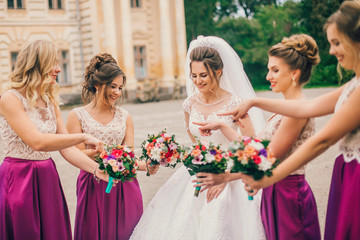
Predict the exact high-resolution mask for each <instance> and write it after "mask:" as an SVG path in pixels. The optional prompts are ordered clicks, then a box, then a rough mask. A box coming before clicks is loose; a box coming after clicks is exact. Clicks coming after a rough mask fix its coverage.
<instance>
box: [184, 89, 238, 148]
mask: <svg viewBox="0 0 360 240" xmlns="http://www.w3.org/2000/svg"><path fill="white" fill-rule="evenodd" d="M240 102H242V99H241V98H239V97H237V96H235V95H229V96H227V97H225V99H224V100H223V101H220V102H218V103H217V104H210V105H207V104H204V103H202V102H201V101H200V100H199V99H198V97H197V96H196V95H194V96H192V97H188V98H186V99H185V101H184V103H183V109H184V112H187V113H189V119H188V120H187V119H185V129H186V130H190V132H191V134H192V135H193V136H194V137H196V138H197V139H201V140H205V141H208V142H212V143H214V144H215V145H218V144H222V145H223V146H224V145H227V144H228V143H229V142H230V141H229V140H228V139H227V138H226V137H225V136H224V135H223V134H222V133H221V131H220V130H216V131H212V134H211V135H210V136H201V135H200V132H199V126H198V125H195V124H193V123H192V122H212V121H217V122H225V123H226V124H228V125H229V126H231V127H232V128H233V129H234V130H238V129H239V127H238V125H237V124H236V123H233V121H232V117H231V116H218V115H217V114H218V113H223V112H227V111H230V110H232V109H233V108H235V107H236V106H237V105H239V103H240Z"/></svg>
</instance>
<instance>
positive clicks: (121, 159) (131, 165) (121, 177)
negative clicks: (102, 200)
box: [95, 145, 138, 193]
mask: <svg viewBox="0 0 360 240" xmlns="http://www.w3.org/2000/svg"><path fill="white" fill-rule="evenodd" d="M95 159H96V161H97V162H98V163H99V168H100V170H104V171H105V172H106V173H107V174H109V183H108V185H107V187H106V193H110V191H111V188H112V186H113V182H114V180H118V181H121V182H126V181H132V179H133V178H136V170H137V168H138V167H137V164H136V161H135V154H134V152H133V151H132V150H131V149H130V148H129V147H127V146H123V145H116V146H115V145H114V146H106V147H105V149H104V151H103V152H101V153H100V154H98V155H97V156H95Z"/></svg>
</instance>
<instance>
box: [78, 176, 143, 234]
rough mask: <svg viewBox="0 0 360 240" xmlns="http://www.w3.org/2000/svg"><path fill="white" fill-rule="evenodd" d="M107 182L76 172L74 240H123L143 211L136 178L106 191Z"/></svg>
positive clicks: (131, 230)
mask: <svg viewBox="0 0 360 240" xmlns="http://www.w3.org/2000/svg"><path fill="white" fill-rule="evenodd" d="M106 186H107V182H104V181H100V183H98V182H97V181H96V180H95V179H94V177H93V175H92V174H89V173H88V172H85V171H80V174H79V177H78V181H77V209H76V218H75V233H74V239H76V240H86V239H92V240H95V239H96V240H125V239H126V240H127V239H129V238H130V236H131V234H132V232H133V230H134V228H135V226H136V224H137V223H138V221H139V220H140V217H141V215H142V213H143V202H142V195H141V192H140V188H139V183H138V181H137V179H134V180H133V181H131V182H124V183H121V182H119V183H117V184H116V187H113V188H112V189H111V192H110V193H109V194H108V193H106V192H105V189H106Z"/></svg>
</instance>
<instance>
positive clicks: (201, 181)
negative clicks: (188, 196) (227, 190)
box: [193, 172, 229, 192]
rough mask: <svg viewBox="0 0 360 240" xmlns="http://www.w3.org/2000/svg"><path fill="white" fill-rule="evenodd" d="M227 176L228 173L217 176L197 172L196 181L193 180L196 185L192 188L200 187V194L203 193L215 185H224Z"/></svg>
mask: <svg viewBox="0 0 360 240" xmlns="http://www.w3.org/2000/svg"><path fill="white" fill-rule="evenodd" d="M228 174H229V173H228V172H225V173H219V174H214V173H204V172H199V173H197V174H196V177H197V179H195V180H193V182H194V183H196V185H194V187H202V188H201V191H200V192H203V191H205V190H206V189H209V188H211V187H214V186H216V185H219V184H222V183H226V182H227V179H228V178H227V177H228Z"/></svg>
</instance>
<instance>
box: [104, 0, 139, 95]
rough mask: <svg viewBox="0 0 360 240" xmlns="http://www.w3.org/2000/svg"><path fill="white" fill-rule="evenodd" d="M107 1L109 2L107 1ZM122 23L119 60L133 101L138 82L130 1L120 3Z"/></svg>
mask: <svg viewBox="0 0 360 240" xmlns="http://www.w3.org/2000/svg"><path fill="white" fill-rule="evenodd" d="M106 1H107V0H106ZM119 16H120V22H119V23H118V24H119V28H118V31H120V36H121V46H120V49H121V50H120V52H121V56H119V58H120V59H121V62H122V67H123V68H124V72H125V74H126V78H127V80H126V89H127V92H128V99H129V100H133V99H134V98H135V95H136V86H137V80H136V78H135V66H134V45H133V30H132V26H131V8H130V1H128V0H126V1H124V0H121V1H120V13H119Z"/></svg>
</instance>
